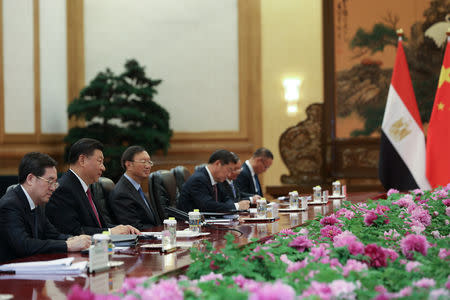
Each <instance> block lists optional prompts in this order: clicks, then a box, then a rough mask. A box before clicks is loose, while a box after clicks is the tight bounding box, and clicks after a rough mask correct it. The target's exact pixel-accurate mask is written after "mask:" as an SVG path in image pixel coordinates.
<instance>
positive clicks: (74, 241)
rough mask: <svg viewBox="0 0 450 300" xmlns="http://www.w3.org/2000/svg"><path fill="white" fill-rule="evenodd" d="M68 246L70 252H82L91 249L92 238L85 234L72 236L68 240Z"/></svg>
mask: <svg viewBox="0 0 450 300" xmlns="http://www.w3.org/2000/svg"><path fill="white" fill-rule="evenodd" d="M66 244H67V251H68V252H76V251H81V250H83V249H86V248H89V246H90V245H91V237H90V236H89V235H85V234H83V235H78V236H72V237H70V238H68V239H67V241H66Z"/></svg>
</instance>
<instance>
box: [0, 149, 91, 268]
mask: <svg viewBox="0 0 450 300" xmlns="http://www.w3.org/2000/svg"><path fill="white" fill-rule="evenodd" d="M55 166H56V162H55V160H53V159H52V158H51V157H50V156H48V155H47V154H42V153H39V152H31V153H28V154H26V155H25V156H24V157H23V158H22V160H21V162H20V165H19V184H18V185H17V186H15V187H14V188H12V189H10V190H9V191H8V192H7V193H6V194H5V195H4V196H3V197H2V198H1V199H0V262H5V261H8V260H12V259H16V258H21V257H26V256H31V255H35V254H40V253H57V252H68V251H80V250H82V249H85V248H87V247H89V246H90V245H91V238H90V236H87V235H80V236H75V237H71V236H70V235H66V234H61V233H60V232H58V231H57V230H56V228H55V227H54V226H53V225H52V224H51V223H50V222H49V220H48V219H47V217H46V216H45V213H44V209H43V207H42V204H45V203H47V202H48V200H49V199H50V196H51V195H52V193H53V192H54V191H55V189H56V188H58V183H57V182H56V179H57V177H56V167H55Z"/></svg>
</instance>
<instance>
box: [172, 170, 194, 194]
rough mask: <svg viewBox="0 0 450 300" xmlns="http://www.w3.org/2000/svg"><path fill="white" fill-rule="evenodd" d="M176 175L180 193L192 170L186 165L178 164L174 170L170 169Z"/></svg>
mask: <svg viewBox="0 0 450 300" xmlns="http://www.w3.org/2000/svg"><path fill="white" fill-rule="evenodd" d="M170 171H171V172H172V173H173V175H174V176H175V181H176V183H177V189H178V193H181V188H182V187H183V184H184V183H185V182H186V181H187V180H188V178H189V177H190V176H191V172H189V170H188V169H187V168H186V167H185V166H176V167H175V168H173V169H172V170H170Z"/></svg>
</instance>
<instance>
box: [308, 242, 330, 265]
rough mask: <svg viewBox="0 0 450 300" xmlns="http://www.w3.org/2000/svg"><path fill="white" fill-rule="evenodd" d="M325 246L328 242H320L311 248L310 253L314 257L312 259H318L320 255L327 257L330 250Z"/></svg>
mask: <svg viewBox="0 0 450 300" xmlns="http://www.w3.org/2000/svg"><path fill="white" fill-rule="evenodd" d="M327 248H328V244H320V245H319V246H318V247H313V248H311V255H312V256H313V257H314V258H313V261H318V260H319V259H320V258H322V257H328V255H329V254H330V250H329V249H327Z"/></svg>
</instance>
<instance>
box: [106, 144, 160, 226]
mask: <svg viewBox="0 0 450 300" xmlns="http://www.w3.org/2000/svg"><path fill="white" fill-rule="evenodd" d="M120 163H121V165H122V168H123V169H124V170H125V173H124V174H123V175H122V177H121V178H120V179H119V181H118V182H117V184H116V185H115V187H114V190H113V191H112V193H111V198H110V200H111V209H112V211H113V212H114V214H115V217H116V219H117V220H118V221H119V222H120V223H123V224H131V225H133V226H134V227H136V228H137V229H139V230H142V229H147V228H150V227H152V226H156V225H158V224H160V223H161V220H159V216H158V214H157V210H156V207H154V204H153V203H152V202H151V201H150V198H148V197H147V196H146V195H145V194H144V192H143V191H142V188H141V183H142V182H145V180H147V178H148V176H149V175H150V171H151V169H152V166H153V162H152V161H151V159H150V155H149V154H148V153H147V151H145V149H144V148H143V147H141V146H130V147H128V148H127V149H126V150H125V151H124V152H123V154H122V159H121V161H120Z"/></svg>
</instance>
